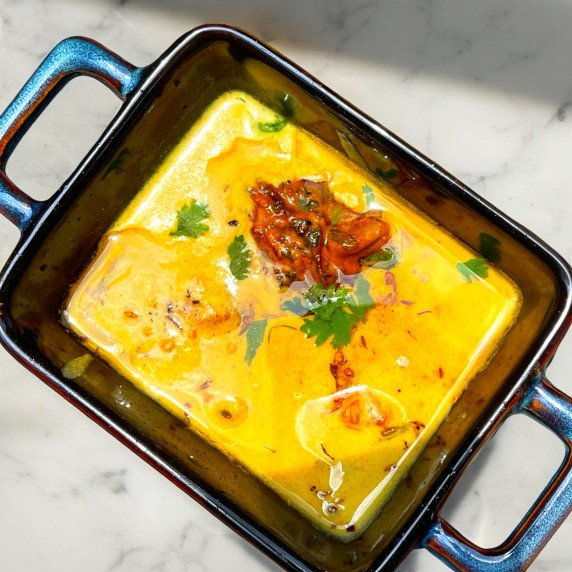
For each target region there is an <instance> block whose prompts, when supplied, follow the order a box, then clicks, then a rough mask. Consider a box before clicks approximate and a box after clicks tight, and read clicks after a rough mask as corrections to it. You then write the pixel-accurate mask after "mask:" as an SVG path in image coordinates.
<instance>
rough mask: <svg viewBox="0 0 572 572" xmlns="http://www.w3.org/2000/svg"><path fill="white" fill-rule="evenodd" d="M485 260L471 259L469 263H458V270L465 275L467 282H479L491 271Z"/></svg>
mask: <svg viewBox="0 0 572 572" xmlns="http://www.w3.org/2000/svg"><path fill="white" fill-rule="evenodd" d="M486 262H487V261H486V260H485V259H484V258H471V259H470V260H467V262H458V263H457V270H458V271H459V272H460V273H461V274H462V275H463V278H464V279H465V280H466V281H467V282H469V283H470V282H472V281H473V278H476V279H477V280H479V279H480V278H486V277H487V276H488V275H489V269H488V266H487V264H486Z"/></svg>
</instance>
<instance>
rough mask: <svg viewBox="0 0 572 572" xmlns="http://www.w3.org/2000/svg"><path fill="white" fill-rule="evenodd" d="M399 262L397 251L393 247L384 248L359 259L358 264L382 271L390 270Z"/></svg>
mask: <svg viewBox="0 0 572 572" xmlns="http://www.w3.org/2000/svg"><path fill="white" fill-rule="evenodd" d="M398 261H399V251H398V250H397V248H395V247H393V246H386V247H384V248H382V249H381V250H379V251H378V252H374V253H373V254H371V255H370V256H366V257H365V258H361V259H360V264H362V265H363V266H370V267H373V268H381V269H383V270H391V269H392V268H393V267H394V266H395V265H396V264H397V262H398Z"/></svg>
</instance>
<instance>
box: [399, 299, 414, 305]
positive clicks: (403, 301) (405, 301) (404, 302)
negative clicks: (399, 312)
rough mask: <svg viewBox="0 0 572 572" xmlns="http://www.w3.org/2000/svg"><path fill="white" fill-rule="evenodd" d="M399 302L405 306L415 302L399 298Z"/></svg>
mask: <svg viewBox="0 0 572 572" xmlns="http://www.w3.org/2000/svg"><path fill="white" fill-rule="evenodd" d="M400 302H401V303H402V304H404V305H405V306H413V304H415V302H412V301H411V300H400Z"/></svg>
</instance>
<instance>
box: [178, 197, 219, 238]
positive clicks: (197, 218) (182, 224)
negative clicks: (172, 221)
mask: <svg viewBox="0 0 572 572" xmlns="http://www.w3.org/2000/svg"><path fill="white" fill-rule="evenodd" d="M210 214H211V213H210V211H209V207H208V205H204V204H202V203H197V201H196V200H195V199H192V200H191V204H190V205H184V206H183V207H182V208H181V210H180V211H179V212H178V213H177V229H176V230H173V231H171V235H174V236H190V237H191V238H197V236H200V235H201V234H205V232H206V231H207V230H208V229H209V227H208V226H207V225H206V224H204V223H203V222H201V221H203V220H205V219H207V218H209V216H210Z"/></svg>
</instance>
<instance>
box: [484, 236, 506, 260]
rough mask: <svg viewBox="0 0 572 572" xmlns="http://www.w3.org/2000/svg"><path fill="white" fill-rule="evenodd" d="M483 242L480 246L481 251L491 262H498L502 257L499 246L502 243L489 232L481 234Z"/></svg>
mask: <svg viewBox="0 0 572 572" xmlns="http://www.w3.org/2000/svg"><path fill="white" fill-rule="evenodd" d="M480 239H481V244H480V247H479V251H480V253H481V254H482V255H483V256H484V257H485V258H486V259H487V260H490V261H491V262H498V261H499V260H500V257H501V253H500V249H499V246H500V244H501V242H500V240H499V239H498V238H495V237H494V236H491V235H490V234H487V233H486V232H481V234H480Z"/></svg>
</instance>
